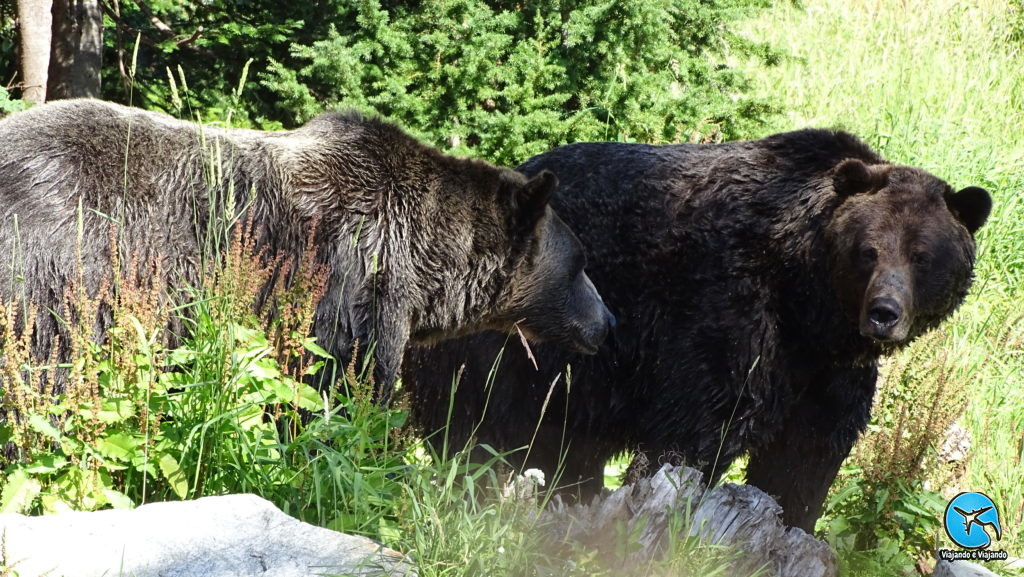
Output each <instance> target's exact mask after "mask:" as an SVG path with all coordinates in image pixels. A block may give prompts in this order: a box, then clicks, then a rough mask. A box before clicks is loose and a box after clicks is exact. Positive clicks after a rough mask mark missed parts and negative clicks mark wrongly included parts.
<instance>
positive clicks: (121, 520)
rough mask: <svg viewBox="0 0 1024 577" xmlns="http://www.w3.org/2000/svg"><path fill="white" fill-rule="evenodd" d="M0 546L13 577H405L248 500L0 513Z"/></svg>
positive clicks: (351, 545)
mask: <svg viewBox="0 0 1024 577" xmlns="http://www.w3.org/2000/svg"><path fill="white" fill-rule="evenodd" d="M0 538H2V545H3V546H2V549H0V550H2V552H3V555H4V558H3V559H0V568H2V569H5V570H9V571H11V573H10V574H13V575H18V576H19V577H36V576H43V575H46V576H50V577H58V576H60V577H100V576H106V577H109V576H111V575H115V576H116V575H131V576H133V577H229V576H230V577H238V576H243V575H244V576H261V577H306V576H312V575H338V574H343V575H353V576H358V577H385V576H388V577H391V576H394V577H398V576H413V575H414V574H413V573H412V571H411V568H410V567H409V565H408V564H407V562H406V560H405V558H404V557H403V556H402V555H401V554H399V553H397V552H395V551H392V550H390V549H387V548H385V547H383V546H381V545H379V544H377V543H375V542H374V541H371V540H370V539H367V538H365V537H354V536H351V535H345V534H343V533H338V532H335V531H331V530H329V529H323V528H321V527H315V526H313V525H309V524H307V523H303V522H301V521H299V520H297V519H294V518H292V517H289V516H288V515H286V514H284V513H283V512H281V511H280V510H279V509H278V508H277V507H275V506H274V505H273V504H271V503H270V502H269V501H266V500H264V499H262V498H260V497H257V496H255V495H227V496H223V497H204V498H202V499H198V500H195V501H182V502H168V503H152V504H149V505H143V506H141V507H138V508H137V509H134V510H108V511H94V512H73V513H59V514H55V515H46V516H42V517H26V516H24V515H13V514H6V515H0ZM4 574H5V575H6V574H8V573H6V572H5V573H4Z"/></svg>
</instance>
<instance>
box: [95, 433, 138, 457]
mask: <svg viewBox="0 0 1024 577" xmlns="http://www.w3.org/2000/svg"><path fill="white" fill-rule="evenodd" d="M141 444H142V439H141V438H139V437H136V436H134V435H130V434H128V433H114V434H112V435H108V436H106V437H104V438H102V439H100V440H98V441H96V450H97V451H99V453H100V454H101V455H103V456H104V457H107V458H109V459H114V460H116V461H128V460H129V459H131V457H132V456H133V455H134V454H135V453H136V452H138V449H139V446H140V445H141Z"/></svg>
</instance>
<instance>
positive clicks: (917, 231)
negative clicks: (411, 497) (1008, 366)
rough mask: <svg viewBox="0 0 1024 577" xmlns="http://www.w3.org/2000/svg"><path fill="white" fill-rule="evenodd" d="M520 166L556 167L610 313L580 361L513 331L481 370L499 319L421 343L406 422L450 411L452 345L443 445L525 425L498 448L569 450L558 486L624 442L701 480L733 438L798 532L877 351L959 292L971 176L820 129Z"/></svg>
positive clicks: (862, 413) (593, 482)
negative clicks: (511, 339)
mask: <svg viewBox="0 0 1024 577" xmlns="http://www.w3.org/2000/svg"><path fill="white" fill-rule="evenodd" d="M521 169H522V171H523V172H525V173H526V174H539V173H540V172H541V171H543V170H551V171H553V172H554V173H555V174H556V175H557V176H558V178H559V181H560V184H559V188H558V190H557V191H556V197H555V199H553V201H552V202H553V205H554V206H555V207H556V209H557V210H558V211H559V214H561V215H562V217H563V218H564V219H565V220H566V222H568V223H569V225H570V226H572V227H573V228H574V230H575V231H576V232H577V234H579V236H580V239H581V240H582V241H583V245H584V247H585V250H586V252H587V256H588V258H589V262H590V267H589V269H588V270H589V271H590V274H591V276H592V278H593V279H594V283H595V284H596V285H597V287H598V289H599V290H600V291H601V292H602V295H603V296H604V298H605V301H606V302H607V303H608V306H609V308H610V309H611V310H612V312H613V313H614V314H615V315H616V317H617V318H618V319H619V323H618V325H617V326H616V328H615V329H614V330H613V331H612V334H611V336H609V338H608V341H607V342H606V343H605V345H604V346H603V347H602V348H601V349H600V350H599V351H598V353H597V354H596V355H594V356H592V357H583V356H579V355H574V354H571V353H566V352H563V351H559V350H557V349H555V348H552V347H548V346H539V347H536V348H534V349H533V353H534V354H535V355H536V360H537V363H538V364H539V367H540V368H539V370H537V369H535V368H534V366H533V364H532V361H531V360H529V359H528V358H527V356H526V354H525V353H524V351H523V349H522V347H520V346H517V345H515V344H510V345H509V346H507V347H506V348H505V351H504V356H502V357H501V359H500V362H498V364H497V367H496V377H495V379H494V383H493V386H492V387H486V388H485V386H484V383H485V381H486V380H487V375H488V372H489V371H490V369H491V367H492V364H493V363H494V361H495V358H496V355H497V353H498V350H499V349H500V348H501V347H502V344H503V343H504V339H503V338H501V337H500V336H499V337H492V336H480V337H476V338H473V339H460V340H458V341H451V342H449V343H445V344H443V345H440V346H438V347H436V348H434V349H433V350H422V351H417V352H415V353H414V354H413V355H411V357H414V358H411V359H410V360H411V362H410V366H409V369H411V370H410V371H409V376H408V378H407V379H406V382H408V383H410V384H411V385H413V392H414V397H415V398H414V402H413V408H414V411H415V412H416V414H415V418H416V419H417V420H418V422H419V423H420V424H421V425H422V426H424V427H425V428H426V429H428V430H435V429H440V428H442V427H444V426H445V425H446V420H447V412H448V407H449V400H448V396H449V395H448V394H449V391H450V388H451V384H452V375H453V374H454V373H455V372H456V371H457V369H458V368H459V367H460V366H461V365H462V364H463V363H465V364H466V365H465V371H464V373H463V374H462V377H461V383H460V387H459V389H458V392H457V398H456V401H455V402H454V403H453V404H452V405H451V406H452V407H453V412H452V416H451V423H450V427H449V429H448V433H449V436H450V439H449V441H450V443H451V444H450V445H449V446H455V447H460V446H461V443H463V442H465V441H466V440H467V439H468V438H469V437H470V435H471V434H473V433H475V434H476V438H477V441H478V442H480V443H487V444H490V445H492V446H494V447H496V448H498V449H500V450H511V449H516V448H519V447H522V446H525V445H527V444H528V443H529V442H530V440H531V438H532V437H533V434H534V427H535V424H536V423H537V422H538V421H539V422H540V426H539V429H538V432H537V436H536V442H535V443H534V445H533V448H532V449H531V451H530V452H529V453H528V455H529V457H528V459H526V463H523V462H522V460H523V457H522V456H523V455H524V454H525V453H523V452H520V453H517V454H516V455H514V456H513V457H512V459H513V461H514V462H516V464H518V465H525V466H530V467H540V468H541V469H544V470H545V471H547V472H548V474H549V475H551V474H553V473H554V471H555V469H556V467H557V466H558V465H559V462H560V461H559V458H560V456H561V453H562V452H563V451H565V452H566V459H565V462H564V468H563V474H562V475H561V478H560V483H561V484H562V485H564V486H567V487H568V489H569V490H571V491H574V492H575V491H578V492H579V493H581V494H583V495H584V496H586V495H590V494H593V493H594V492H595V491H598V490H599V489H600V487H601V486H602V472H603V471H602V467H603V465H604V463H605V461H607V460H608V459H609V458H610V457H612V456H613V455H615V454H616V453H619V452H621V451H640V452H642V455H643V456H644V457H646V458H647V459H649V461H650V462H651V463H652V464H656V463H657V462H659V460H664V459H669V460H672V461H683V462H686V463H688V464H691V465H695V466H698V467H700V468H701V469H703V471H704V473H705V474H706V479H708V480H709V481H711V482H714V481H715V480H716V479H717V478H718V477H719V476H720V475H721V473H722V471H724V470H725V469H726V468H727V467H728V466H729V464H730V463H732V462H733V460H734V459H736V458H737V457H738V456H740V455H741V454H743V453H749V454H750V464H749V468H748V480H749V482H750V483H751V484H754V485H756V486H758V487H760V488H762V489H764V490H765V491H766V492H768V493H770V494H773V495H776V496H778V498H779V501H780V504H781V505H782V507H783V508H784V511H785V514H784V516H785V521H786V522H787V523H788V524H790V525H794V526H797V527H802V528H804V529H808V530H809V529H811V528H812V527H813V525H814V521H815V519H817V517H818V515H819V513H820V511H821V506H822V503H823V501H824V498H825V495H826V492H827V490H828V488H829V485H830V484H831V483H832V481H833V479H834V478H835V475H836V472H837V470H838V468H839V465H840V463H841V462H842V461H843V459H844V458H845V457H846V456H847V455H848V454H849V452H850V448H851V447H852V445H853V443H854V441H855V440H856V439H857V436H858V434H859V433H860V432H861V431H863V429H864V427H865V425H866V423H867V422H868V417H869V412H870V409H871V400H872V395H873V393H874V391H875V380H876V377H877V374H878V373H877V361H878V359H879V357H881V356H882V355H885V354H888V353H891V352H893V351H895V350H897V349H899V348H900V347H903V346H905V345H906V344H907V343H909V342H911V341H912V340H913V339H914V338H916V337H917V336H919V335H921V334H922V333H924V332H925V331H928V330H930V329H933V328H935V327H936V326H937V325H938V324H939V323H940V322H941V321H942V320H943V319H945V318H947V317H948V316H949V315H950V314H951V313H952V312H953V311H954V310H955V309H956V308H957V306H958V305H959V304H960V303H961V301H962V300H963V299H964V296H965V295H966V294H967V290H968V287H969V286H970V284H971V277H972V271H973V265H974V255H975V245H974V238H973V235H974V233H975V232H976V231H977V230H978V228H979V227H981V226H982V224H983V223H984V222H985V220H986V218H987V217H988V214H989V210H990V208H991V201H990V199H989V195H988V193H986V192H985V191H984V190H982V189H980V188H974V187H972V188H965V189H963V190H961V191H959V192H956V191H954V190H953V189H951V188H950V187H949V185H947V184H946V183H945V182H943V181H942V180H940V179H938V178H936V177H934V176H932V175H931V174H928V173H927V172H925V171H923V170H919V169H916V168H910V167H906V166H896V165H892V164H889V163H887V162H886V161H885V160H883V159H881V158H880V157H879V156H878V155H877V154H875V153H874V152H872V151H871V150H870V149H869V148H868V147H867V146H866V145H864V144H863V143H861V142H860V141H859V140H857V139H856V138H855V137H853V136H851V135H849V134H845V133H843V132H831V131H824V130H804V131H799V132H792V133H788V134H779V135H775V136H771V137H769V138H765V139H763V140H756V141H752V142H735V143H729V144H718V145H689V144H683V145H675V146H647V145H642V144H611V143H608V144H578V145H571V146H566V147H562V148H559V149H556V150H554V151H552V152H549V153H547V154H543V155H540V156H538V157H535V158H533V159H531V160H530V161H529V162H527V163H526V164H524V165H523V166H522V167H521ZM567 365H571V370H569V371H567V369H566V366H567ZM552 387H553V394H552V395H551V398H550V399H546V398H547V396H548V394H549V390H550V389H551V388H552ZM545 403H546V407H547V408H546V413H545V414H544V416H543V418H542V417H541V409H542V407H543V406H544V405H545ZM485 408H486V414H485ZM481 422H482V424H480V426H479V428H478V429H474V427H475V426H476V425H477V424H478V423H481ZM435 439H436V440H439V439H440V437H435ZM437 442H439V441H437ZM516 459H518V461H516ZM641 460H642V459H641ZM653 468H654V469H656V468H657V467H653Z"/></svg>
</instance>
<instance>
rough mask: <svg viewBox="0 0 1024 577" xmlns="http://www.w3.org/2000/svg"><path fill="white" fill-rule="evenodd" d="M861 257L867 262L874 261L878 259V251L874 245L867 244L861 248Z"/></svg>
mask: <svg viewBox="0 0 1024 577" xmlns="http://www.w3.org/2000/svg"><path fill="white" fill-rule="evenodd" d="M860 258H861V260H862V261H864V262H866V263H873V262H875V261H876V260H878V251H877V250H875V247H873V246H866V247H864V248H862V249H860Z"/></svg>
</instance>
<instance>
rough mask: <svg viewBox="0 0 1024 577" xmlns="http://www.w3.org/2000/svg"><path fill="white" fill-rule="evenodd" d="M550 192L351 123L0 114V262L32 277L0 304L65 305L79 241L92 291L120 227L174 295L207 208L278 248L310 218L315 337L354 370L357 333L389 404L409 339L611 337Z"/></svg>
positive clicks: (197, 244)
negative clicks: (321, 284) (280, 126)
mask: <svg viewBox="0 0 1024 577" xmlns="http://www.w3.org/2000/svg"><path fill="white" fill-rule="evenodd" d="M211 167H216V168H211ZM221 171H222V172H221ZM554 186H555V179H554V178H553V177H552V176H551V175H550V174H547V173H545V174H541V175H539V176H538V177H537V178H534V179H528V178H526V177H524V176H522V175H521V174H519V173H517V172H515V171H512V170H510V169H506V168H497V167H494V166H491V165H489V164H486V163H483V162H480V161H474V160H468V159H459V158H454V157H451V156H446V155H444V154H441V153H440V152H438V151H437V150H435V149H433V148H430V147H428V146H424V145H423V144H420V143H419V142H417V141H416V140H414V139H413V138H411V137H409V136H407V135H406V134H405V133H404V132H402V131H401V130H399V129H398V128H396V127H394V126H392V125H390V124H387V123H384V122H381V121H378V120H373V119H367V118H362V117H360V116H358V115H355V114H338V113H331V114H325V115H322V116H320V117H318V118H316V119H314V120H313V121H311V122H310V123H308V124H307V125H306V126H304V127H302V128H300V129H298V130H295V131H289V132H277V133H268V132H258V131H251V130H225V129H217V128H212V127H205V128H203V127H200V126H198V125H196V124H192V123H187V122H181V121H178V120H174V119H172V118H169V117H167V116H164V115H161V114H157V113H152V112H146V111H141V110H137V109H131V108H125V107H122V106H118V105H114V104H109V103H104V102H100V101H93V100H78V101H63V102H58V103H53V104H47V105H45V106H40V107H36V108H33V109H31V110H29V111H27V112H23V113H20V114H16V115H13V116H11V117H9V118H7V119H4V120H3V121H2V122H0V222H2V231H0V254H3V255H5V257H4V258H5V261H6V263H7V265H8V267H9V268H8V267H5V268H7V270H6V271H5V275H10V276H9V277H8V278H12V279H13V278H15V277H16V276H19V275H21V274H22V273H24V279H25V280H24V284H21V283H16V282H3V283H0V296H3V297H4V298H5V299H10V298H12V297H15V296H24V297H26V298H27V299H28V300H30V301H31V302H33V303H35V304H37V305H39V306H40V307H49V308H51V309H53V310H58V311H59V310H61V300H62V298H63V294H64V291H65V289H66V288H67V287H68V286H69V284H70V283H73V282H75V280H76V279H77V274H78V272H77V267H76V259H77V256H76V255H77V254H78V250H79V247H78V245H79V244H80V245H81V246H80V249H81V254H82V256H83V260H84V262H83V265H84V266H83V271H82V273H83V279H84V284H85V287H86V289H87V290H88V291H89V292H90V293H95V291H96V290H97V287H98V286H99V285H100V283H101V282H103V279H104V278H108V277H109V276H110V273H111V255H110V247H109V240H108V239H109V231H110V226H111V225H110V222H111V221H114V222H116V223H118V238H119V243H120V247H119V250H120V252H121V253H122V257H121V258H122V260H123V261H125V262H127V261H128V260H129V259H131V258H133V257H134V258H136V259H139V261H140V262H150V261H153V260H160V261H161V262H162V270H163V271H164V273H165V278H166V281H167V284H169V285H170V286H172V287H182V286H183V285H193V284H195V283H196V281H197V280H198V279H199V276H200V272H201V267H202V266H203V262H202V261H203V258H204V255H206V254H208V253H209V252H210V251H209V250H207V248H206V247H207V246H208V245H209V243H210V242H211V234H212V233H211V230H210V228H209V224H210V222H211V215H212V216H213V217H214V218H224V217H225V215H228V213H229V211H230V210H231V207H232V206H233V207H234V213H235V214H234V215H232V216H237V217H238V221H239V222H244V221H246V220H250V221H251V223H252V225H253V227H254V229H255V231H256V234H257V238H258V245H259V247H261V248H266V249H267V253H268V254H271V255H273V254H277V253H283V254H285V255H291V256H298V255H299V254H300V253H301V252H302V251H303V250H304V247H305V245H306V239H307V236H308V235H309V234H310V231H311V230H312V229H313V225H314V223H315V225H316V234H315V237H314V238H313V245H314V247H315V249H316V251H317V259H318V261H319V262H320V263H323V264H325V265H327V266H328V267H329V269H330V273H329V280H328V283H327V290H326V295H325V297H324V298H323V300H322V301H321V302H320V303H319V305H318V307H317V310H316V313H315V320H314V333H315V335H316V336H317V337H318V338H319V341H320V343H321V344H322V345H323V346H325V348H327V349H328V350H329V351H330V352H331V353H332V354H334V355H335V356H336V357H337V358H339V359H343V360H344V359H346V358H347V357H348V356H349V355H350V354H351V350H352V347H353V345H354V343H355V341H356V340H357V339H358V340H359V341H360V342H362V343H363V344H364V346H365V345H368V344H370V343H375V347H376V348H375V354H376V360H377V367H378V373H377V374H378V378H379V380H378V382H381V383H383V384H384V390H383V391H382V393H383V394H384V395H385V396H386V395H387V393H388V390H389V387H391V386H392V385H393V384H394V382H395V379H396V378H397V376H398V374H399V369H400V361H401V356H402V353H403V351H404V349H405V348H406V346H407V344H419V343H429V342H436V341H438V340H441V339H444V338H447V337H450V336H454V335H462V334H468V333H470V332H473V331H478V330H483V329H498V330H508V329H509V328H510V327H511V326H512V324H513V323H515V322H517V321H522V320H523V319H525V321H524V322H523V325H524V327H525V328H526V330H528V331H529V332H531V333H532V334H536V335H538V336H539V337H541V338H544V339H547V340H550V341H553V342H558V343H561V344H563V345H566V346H570V347H575V348H576V349H582V350H591V351H592V350H593V349H594V348H595V347H596V346H597V344H599V343H600V341H601V340H602V338H603V336H604V334H605V333H606V327H607V325H608V322H609V315H608V311H607V309H605V307H604V305H603V304H602V302H601V300H600V297H599V296H598V295H597V293H596V291H595V290H594V288H593V286H592V285H591V284H590V281H589V279H588V278H587V277H586V275H585V274H584V273H583V272H582V267H583V262H584V258H583V255H582V250H581V247H580V245H579V241H578V240H577V239H576V238H575V237H574V236H573V235H572V233H571V232H570V231H569V229H568V228H567V227H566V226H565V224H564V223H562V222H561V220H559V219H558V217H557V216H556V215H555V214H554V213H553V212H552V211H551V210H550V208H548V198H549V196H550V194H551V191H552V190H553V188H554ZM229 197H230V198H229ZM79 203H81V206H82V210H81V215H82V219H83V224H84V227H83V230H84V234H83V236H82V238H81V240H80V241H79V239H77V238H76V237H77V235H76V226H77V221H78V218H79V213H80V211H79ZM243 210H244V212H243ZM15 219H17V224H18V226H17V231H15V227H14V221H15ZM8 255H15V258H14V260H13V261H12V260H7V259H8ZM107 322H109V321H107ZM38 323H39V324H38V325H37V326H38V328H37V330H36V333H35V335H34V338H35V346H34V348H35V354H36V355H37V356H38V357H39V358H46V355H47V352H48V351H49V349H50V346H51V344H52V340H53V336H54V335H57V334H61V333H62V332H63V329H62V328H61V326H60V324H59V323H58V322H56V321H55V320H54V319H53V318H52V317H51V316H50V315H48V314H45V313H42V314H40V316H39V319H38ZM103 324H104V320H103V319H100V325H101V326H100V327H99V328H100V329H101V330H102V329H103V328H104V327H103V326H102V325H103ZM65 342H66V341H65Z"/></svg>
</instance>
